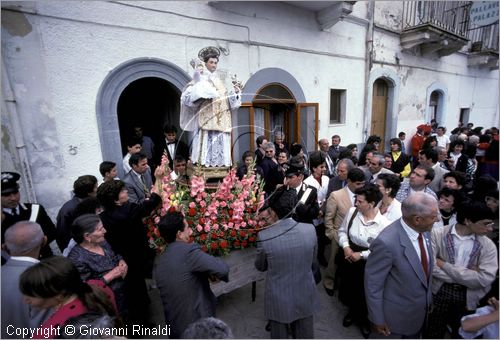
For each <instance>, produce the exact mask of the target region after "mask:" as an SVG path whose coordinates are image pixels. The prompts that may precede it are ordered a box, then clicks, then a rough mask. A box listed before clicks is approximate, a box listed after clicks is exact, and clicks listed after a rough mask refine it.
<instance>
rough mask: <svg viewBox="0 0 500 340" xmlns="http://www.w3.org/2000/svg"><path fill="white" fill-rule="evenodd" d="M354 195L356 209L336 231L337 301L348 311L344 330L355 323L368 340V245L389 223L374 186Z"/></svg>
mask: <svg viewBox="0 0 500 340" xmlns="http://www.w3.org/2000/svg"><path fill="white" fill-rule="evenodd" d="M354 193H355V194H356V196H355V197H356V200H355V203H354V205H355V207H352V208H350V209H349V212H348V213H347V215H346V216H345V218H344V221H343V222H342V225H341V226H340V229H339V245H340V247H342V249H343V252H342V251H340V252H339V254H340V256H338V258H337V260H338V266H339V267H338V270H337V273H338V274H340V275H339V298H340V301H342V303H344V304H345V305H346V306H347V307H348V308H349V312H348V313H347V315H346V316H345V317H344V320H343V323H342V324H343V326H344V327H349V326H350V325H352V324H353V323H354V322H355V321H357V322H358V323H359V326H360V329H361V332H362V334H363V336H365V337H367V336H368V334H369V333H370V327H369V321H368V316H367V315H368V311H367V307H366V299H365V290H364V271H365V264H366V259H367V258H368V256H369V255H370V250H369V247H370V244H371V243H372V242H373V241H374V240H375V238H377V236H378V234H379V233H380V232H381V231H382V230H383V229H384V228H385V227H386V226H387V225H389V224H390V222H389V220H388V219H387V218H386V217H384V216H382V214H381V213H380V210H379V209H378V208H377V205H378V203H379V202H380V200H381V199H382V193H381V192H380V190H379V188H378V187H377V186H376V185H375V184H371V183H370V184H367V185H365V186H364V187H362V188H359V189H357V190H356V191H355V192H354ZM342 253H343V254H342Z"/></svg>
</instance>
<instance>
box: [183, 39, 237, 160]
mask: <svg viewBox="0 0 500 340" xmlns="http://www.w3.org/2000/svg"><path fill="white" fill-rule="evenodd" d="M219 55H220V51H219V50H218V49H217V48H215V47H206V48H204V49H202V50H201V51H200V52H199V53H198V58H196V59H193V60H192V61H191V66H192V67H193V69H194V71H193V80H192V81H191V82H189V83H188V84H187V85H186V87H185V88H184V90H183V91H182V95H181V114H180V126H181V128H182V129H183V130H185V131H191V132H192V133H193V138H192V141H191V161H192V162H193V163H194V164H198V165H201V166H205V167H228V166H231V128H232V126H231V125H232V124H231V111H232V110H235V109H237V108H239V107H240V105H241V94H240V90H241V82H239V81H238V80H237V79H236V77H235V76H232V77H231V79H232V87H233V88H232V89H229V90H227V89H226V86H225V85H224V83H223V82H222V80H221V79H220V77H219V76H218V74H217V72H216V70H217V64H218V62H219Z"/></svg>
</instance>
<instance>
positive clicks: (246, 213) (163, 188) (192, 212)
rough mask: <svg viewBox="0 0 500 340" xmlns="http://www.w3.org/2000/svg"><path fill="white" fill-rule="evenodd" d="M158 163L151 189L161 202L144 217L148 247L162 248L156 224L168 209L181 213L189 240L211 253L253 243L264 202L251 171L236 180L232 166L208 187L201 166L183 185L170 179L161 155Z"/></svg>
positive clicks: (166, 162) (215, 253)
mask: <svg viewBox="0 0 500 340" xmlns="http://www.w3.org/2000/svg"><path fill="white" fill-rule="evenodd" d="M160 166H161V167H163V169H164V173H165V175H164V177H163V179H162V181H161V182H160V181H157V183H156V185H155V186H154V187H153V189H152V190H151V191H152V192H155V193H157V194H158V195H160V196H161V197H162V201H163V203H162V206H161V207H160V208H159V209H157V211H156V212H155V213H154V214H152V215H151V216H150V217H148V218H147V219H146V220H145V223H146V226H147V228H148V237H149V244H150V247H152V248H154V249H156V250H157V251H158V252H161V251H162V250H163V249H164V248H165V246H166V245H165V242H164V240H163V239H162V238H161V236H160V233H159V231H158V228H157V226H156V224H157V223H158V222H159V220H160V218H161V216H164V215H165V214H166V213H167V211H169V210H171V211H176V210H177V211H181V212H183V213H184V216H185V218H186V221H187V223H188V225H189V226H190V227H191V228H192V230H193V234H192V236H191V237H192V239H193V241H195V242H197V243H198V244H200V246H201V248H202V250H203V251H206V252H208V253H210V254H212V255H227V254H229V252H230V250H231V249H243V248H246V247H250V246H255V244H256V240H257V237H256V234H257V232H258V231H259V230H260V229H261V224H260V223H259V222H257V220H256V217H257V213H258V210H259V208H260V207H261V206H262V205H263V204H264V191H263V183H262V181H261V180H260V178H259V176H256V175H255V174H251V175H246V176H244V177H243V178H242V179H241V180H239V179H238V177H237V176H236V169H235V168H232V169H231V170H230V171H229V172H228V174H227V175H226V177H224V179H223V180H222V182H221V183H220V184H219V185H218V187H217V188H216V189H215V188H213V189H210V188H209V187H208V186H207V183H206V181H205V178H204V177H203V175H202V171H201V168H197V169H196V170H195V172H194V174H193V176H192V177H191V182H190V184H189V185H187V184H183V183H178V182H176V181H174V180H172V178H171V176H170V174H171V170H170V168H169V166H168V159H167V157H166V156H165V155H164V156H163V157H162V163H161V165H160Z"/></svg>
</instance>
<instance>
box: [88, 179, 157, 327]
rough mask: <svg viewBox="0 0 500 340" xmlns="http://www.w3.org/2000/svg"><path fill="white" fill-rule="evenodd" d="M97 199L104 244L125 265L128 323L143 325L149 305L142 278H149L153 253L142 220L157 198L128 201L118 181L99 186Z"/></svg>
mask: <svg viewBox="0 0 500 340" xmlns="http://www.w3.org/2000/svg"><path fill="white" fill-rule="evenodd" d="M97 198H98V199H99V201H100V202H101V204H102V207H103V208H104V211H103V212H101V213H100V214H99V217H100V219H101V221H102V224H103V226H104V228H106V235H105V238H106V241H107V242H108V243H109V244H110V245H111V248H112V249H113V251H114V252H115V254H120V255H121V256H123V259H124V260H125V262H126V263H127V265H128V272H127V276H126V277H125V294H126V297H127V303H128V307H129V312H130V313H129V320H130V322H129V323H128V324H129V325H131V324H145V323H147V322H148V321H147V320H146V316H147V313H148V304H149V295H148V291H147V287H146V282H145V279H146V278H148V277H151V270H152V267H153V260H154V256H155V252H154V250H152V249H151V248H149V244H148V238H147V231H146V227H145V226H144V224H143V222H142V218H143V217H146V216H148V215H149V214H151V212H152V211H153V210H154V209H155V208H156V207H158V206H159V205H160V203H161V198H160V196H158V195H157V194H155V193H152V194H151V197H150V198H149V200H146V201H144V202H142V203H140V204H138V203H132V202H129V200H128V191H127V188H126V187H125V183H123V182H122V181H120V180H114V181H110V182H105V183H102V184H101V186H100V187H99V188H98V189H97Z"/></svg>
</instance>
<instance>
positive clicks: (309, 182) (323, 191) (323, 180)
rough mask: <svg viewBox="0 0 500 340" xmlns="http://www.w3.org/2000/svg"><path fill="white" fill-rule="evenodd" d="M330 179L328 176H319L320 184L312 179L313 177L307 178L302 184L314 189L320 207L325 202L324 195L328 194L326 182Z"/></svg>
mask: <svg viewBox="0 0 500 340" xmlns="http://www.w3.org/2000/svg"><path fill="white" fill-rule="evenodd" d="M329 180H330V179H329V178H328V176H321V184H319V182H318V181H317V180H316V179H315V178H314V177H313V175H311V176H309V177H307V178H306V179H305V180H304V183H305V184H307V185H310V186H312V187H313V188H316V190H317V191H318V204H319V206H320V207H321V205H322V204H323V202H324V201H325V200H326V194H327V192H328V181H329Z"/></svg>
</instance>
